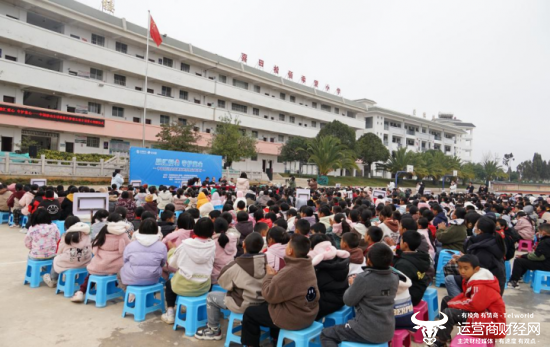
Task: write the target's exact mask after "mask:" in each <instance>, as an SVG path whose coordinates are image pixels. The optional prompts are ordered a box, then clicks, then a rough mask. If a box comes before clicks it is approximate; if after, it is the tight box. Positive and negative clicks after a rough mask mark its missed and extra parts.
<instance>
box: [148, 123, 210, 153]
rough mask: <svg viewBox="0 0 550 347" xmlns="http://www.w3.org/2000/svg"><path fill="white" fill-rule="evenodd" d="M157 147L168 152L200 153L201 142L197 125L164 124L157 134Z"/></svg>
mask: <svg viewBox="0 0 550 347" xmlns="http://www.w3.org/2000/svg"><path fill="white" fill-rule="evenodd" d="M157 138H158V140H157V143H156V147H157V148H159V149H164V150H168V151H180V152H194V153H197V152H199V146H197V142H198V141H199V140H200V135H199V132H198V131H195V124H186V125H184V124H180V123H175V122H174V123H171V124H162V125H161V126H160V132H159V133H158V134H157Z"/></svg>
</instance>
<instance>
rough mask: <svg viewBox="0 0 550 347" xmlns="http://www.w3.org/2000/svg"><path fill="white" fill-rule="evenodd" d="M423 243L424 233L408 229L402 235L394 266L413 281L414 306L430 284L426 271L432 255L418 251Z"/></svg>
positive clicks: (411, 289)
mask: <svg viewBox="0 0 550 347" xmlns="http://www.w3.org/2000/svg"><path fill="white" fill-rule="evenodd" d="M421 243H422V235H420V234H419V233H418V232H417V231H413V230H407V231H405V232H404V233H403V236H401V243H400V252H398V256H396V257H395V259H394V267H395V268H396V269H397V270H399V271H401V272H402V273H404V274H405V275H406V276H407V277H408V278H410V280H411V281H412V286H411V287H410V288H409V292H410V294H411V300H412V304H413V306H416V305H418V304H419V303H420V301H421V300H422V297H423V296H424V292H425V291H426V288H427V287H428V285H429V277H428V276H426V272H427V271H428V270H429V269H430V266H431V260H430V256H429V255H428V254H427V253H424V252H420V251H418V252H417V248H418V247H419V246H420V244H421Z"/></svg>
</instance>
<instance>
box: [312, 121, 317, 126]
mask: <svg viewBox="0 0 550 347" xmlns="http://www.w3.org/2000/svg"><path fill="white" fill-rule="evenodd" d="M311 127H312V128H317V122H316V121H314V120H313V121H311Z"/></svg>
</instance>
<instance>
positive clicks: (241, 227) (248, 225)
mask: <svg viewBox="0 0 550 347" xmlns="http://www.w3.org/2000/svg"><path fill="white" fill-rule="evenodd" d="M235 229H237V231H239V233H241V237H240V238H239V242H238V243H237V255H236V257H239V256H241V255H242V254H243V253H244V252H243V242H244V239H246V237H247V236H248V235H250V234H252V233H253V232H254V225H253V224H252V222H251V221H246V222H237V224H235Z"/></svg>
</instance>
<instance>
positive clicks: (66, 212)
mask: <svg viewBox="0 0 550 347" xmlns="http://www.w3.org/2000/svg"><path fill="white" fill-rule="evenodd" d="M72 199H73V194H69V195H67V197H66V198H65V199H63V202H62V203H61V213H60V214H59V220H65V219H67V217H69V216H72V215H73V202H72V201H71V200H72Z"/></svg>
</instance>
